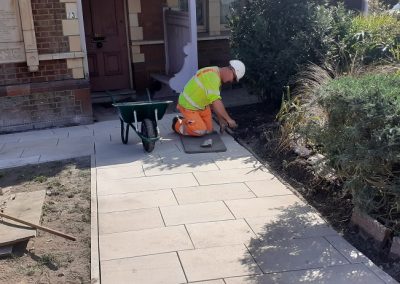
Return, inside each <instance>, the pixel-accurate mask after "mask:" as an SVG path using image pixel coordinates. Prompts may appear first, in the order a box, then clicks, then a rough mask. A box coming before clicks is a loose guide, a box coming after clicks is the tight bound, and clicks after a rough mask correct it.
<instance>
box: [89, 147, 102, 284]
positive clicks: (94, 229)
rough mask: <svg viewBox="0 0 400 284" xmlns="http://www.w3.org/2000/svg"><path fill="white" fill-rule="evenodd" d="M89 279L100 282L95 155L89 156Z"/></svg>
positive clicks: (94, 282) (93, 283) (95, 283)
mask: <svg viewBox="0 0 400 284" xmlns="http://www.w3.org/2000/svg"><path fill="white" fill-rule="evenodd" d="M90 158H91V159H90V160H91V162H90V167H91V168H90V177H91V178H90V208H91V210H90V215H91V223H90V227H91V228H90V232H91V233H90V239H91V242H90V251H91V252H90V258H91V261H90V279H91V280H90V281H91V283H92V284H100V283H101V278H100V256H99V224H98V208H97V168H96V157H95V155H94V154H92V155H91V156H90Z"/></svg>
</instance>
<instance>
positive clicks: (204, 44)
mask: <svg viewBox="0 0 400 284" xmlns="http://www.w3.org/2000/svg"><path fill="white" fill-rule="evenodd" d="M197 50H198V54H199V68H202V67H206V66H226V65H227V64H228V63H229V60H230V59H231V56H230V48H229V40H227V39H221V40H202V41H199V43H198V46H197Z"/></svg>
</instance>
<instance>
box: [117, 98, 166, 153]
mask: <svg viewBox="0 0 400 284" xmlns="http://www.w3.org/2000/svg"><path fill="white" fill-rule="evenodd" d="M170 103H172V101H148V102H126V103H113V106H114V107H116V108H117V109H118V115H119V119H120V121H121V140H122V143H124V144H126V143H128V138H129V127H132V129H133V130H134V131H135V132H136V134H137V135H138V136H139V137H140V139H141V140H142V143H143V148H144V150H145V151H146V152H149V153H150V152H152V151H153V150H154V146H155V144H156V141H157V140H159V139H160V131H159V128H158V125H157V123H158V121H159V120H160V119H162V118H163V116H164V114H165V111H166V110H167V107H168V105H169V104H170ZM139 123H140V129H139Z"/></svg>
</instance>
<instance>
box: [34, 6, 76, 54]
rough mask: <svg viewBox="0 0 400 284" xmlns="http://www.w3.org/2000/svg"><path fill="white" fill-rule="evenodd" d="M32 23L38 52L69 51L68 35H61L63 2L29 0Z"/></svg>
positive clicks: (63, 15)
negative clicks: (30, 2)
mask: <svg viewBox="0 0 400 284" xmlns="http://www.w3.org/2000/svg"><path fill="white" fill-rule="evenodd" d="M31 1H32V14H33V23H34V26H35V34H36V41H37V48H38V52H39V54H48V53H61V52H68V51H69V41H68V37H66V36H63V29H62V20H64V19H66V18H67V16H66V12H65V3H60V0H31Z"/></svg>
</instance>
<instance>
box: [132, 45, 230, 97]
mask: <svg viewBox="0 0 400 284" xmlns="http://www.w3.org/2000/svg"><path fill="white" fill-rule="evenodd" d="M140 52H141V53H144V55H145V58H146V62H145V63H135V64H133V73H134V74H133V76H134V82H135V88H136V89H137V90H138V91H143V90H145V89H146V88H148V87H149V86H150V84H151V78H150V74H151V73H161V74H164V73H165V56H164V45H163V44H158V45H142V46H141V47H140ZM198 53H199V68H202V67H206V66H226V65H227V64H228V63H229V60H230V59H231V58H230V49H229V41H228V40H226V39H223V40H203V41H199V42H198Z"/></svg>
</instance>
